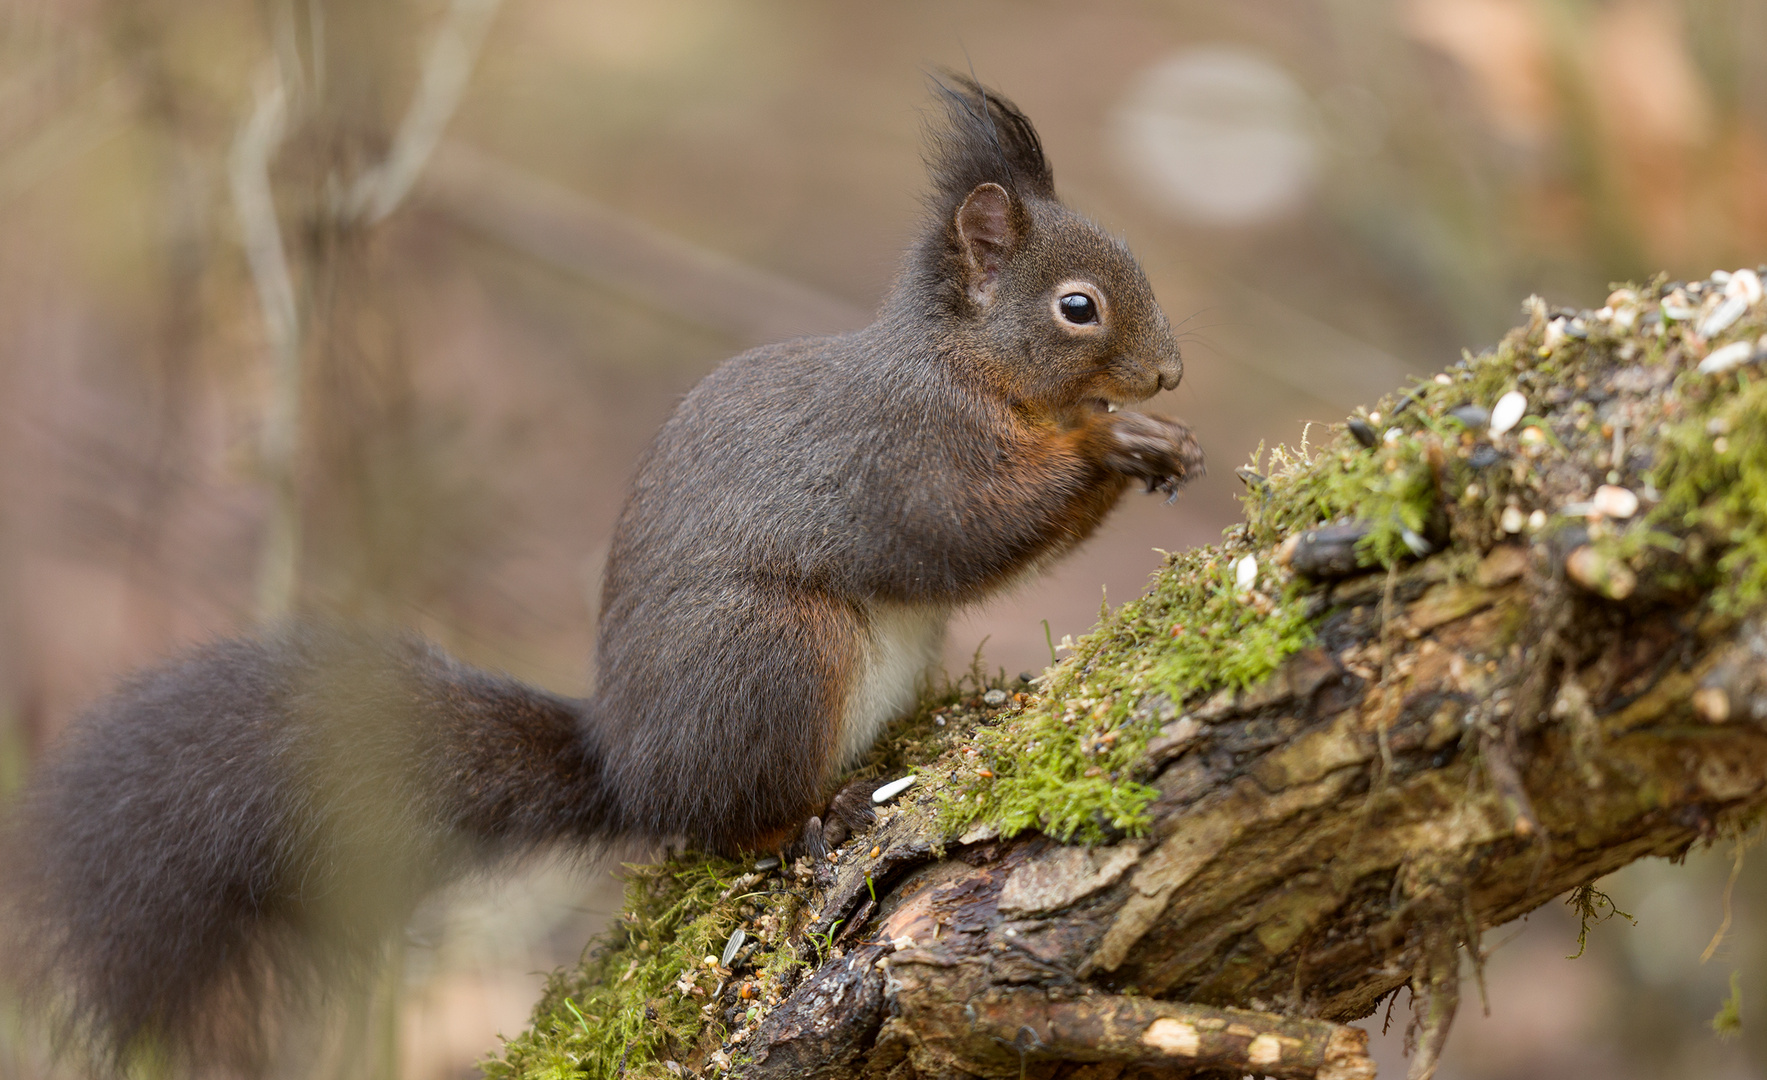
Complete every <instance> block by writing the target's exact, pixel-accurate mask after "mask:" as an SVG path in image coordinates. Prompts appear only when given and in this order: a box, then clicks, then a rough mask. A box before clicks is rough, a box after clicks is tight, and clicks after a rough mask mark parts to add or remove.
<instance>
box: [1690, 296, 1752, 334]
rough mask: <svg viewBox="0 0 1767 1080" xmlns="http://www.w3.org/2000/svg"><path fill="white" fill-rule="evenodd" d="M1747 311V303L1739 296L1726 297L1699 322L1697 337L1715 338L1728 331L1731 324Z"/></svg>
mask: <svg viewBox="0 0 1767 1080" xmlns="http://www.w3.org/2000/svg"><path fill="white" fill-rule="evenodd" d="M1748 310H1749V302H1748V301H1747V300H1744V299H1743V298H1742V297H1740V296H1726V297H1725V298H1724V301H1723V303H1720V304H1719V305H1718V306H1717V307H1715V308H1713V309H1712V313H1711V314H1710V315H1707V316H1706V317H1705V318H1704V319H1701V320H1700V325H1699V336H1700V337H1704V338H1709V337H1717V336H1718V335H1719V334H1722V333H1723V332H1724V331H1726V330H1728V329H1730V326H1731V324H1732V323H1734V322H1736V320H1738V319H1740V318H1742V317H1743V314H1744V313H1745V312H1747V311H1748Z"/></svg>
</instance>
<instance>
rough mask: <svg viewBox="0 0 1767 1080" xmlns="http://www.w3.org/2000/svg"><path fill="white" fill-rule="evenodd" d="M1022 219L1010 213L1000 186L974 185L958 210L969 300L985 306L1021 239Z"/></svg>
mask: <svg viewBox="0 0 1767 1080" xmlns="http://www.w3.org/2000/svg"><path fill="white" fill-rule="evenodd" d="M1023 232H1024V227H1023V215H1022V214H1015V213H1014V212H1013V205H1012V199H1011V197H1010V196H1008V195H1007V194H1006V189H1005V188H1003V187H1001V186H1000V185H999V184H977V185H976V187H975V189H974V190H972V191H971V192H970V193H969V196H968V197H967V198H965V199H964V200H963V205H962V206H960V207H958V208H957V241H958V243H959V244H961V245H962V247H963V261H964V270H965V277H966V280H965V281H964V289H965V291H966V292H968V293H969V297H970V299H971V300H974V301H975V302H976V303H978V304H986V303H988V301H989V300H991V299H993V296H994V286H995V284H996V283H997V282H998V281H999V280H1000V271H1001V270H1002V269H1004V268H1005V266H1006V260H1007V259H1009V258H1011V257H1012V253H1013V251H1014V250H1015V249H1016V248H1017V247H1018V245H1019V241H1020V240H1021V239H1023Z"/></svg>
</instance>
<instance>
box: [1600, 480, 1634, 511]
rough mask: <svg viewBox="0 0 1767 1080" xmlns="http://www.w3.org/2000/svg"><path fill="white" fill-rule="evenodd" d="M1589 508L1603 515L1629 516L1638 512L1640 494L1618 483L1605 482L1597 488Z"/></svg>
mask: <svg viewBox="0 0 1767 1080" xmlns="http://www.w3.org/2000/svg"><path fill="white" fill-rule="evenodd" d="M1589 508H1590V509H1591V510H1593V511H1594V512H1595V513H1597V514H1599V515H1601V516H1602V517H1611V518H1629V517H1631V516H1632V515H1633V514H1636V513H1638V496H1636V495H1634V494H1632V492H1631V491H1630V490H1629V489H1627V488H1623V487H1620V486H1619V485H1617V484H1603V485H1601V486H1600V487H1598V488H1596V489H1595V498H1593V499H1591V500H1589Z"/></svg>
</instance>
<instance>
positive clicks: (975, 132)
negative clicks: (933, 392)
mask: <svg viewBox="0 0 1767 1080" xmlns="http://www.w3.org/2000/svg"><path fill="white" fill-rule="evenodd" d="M936 86H937V87H938V90H939V93H940V96H941V98H942V99H943V101H944V105H945V114H946V115H945V122H944V123H943V124H941V125H939V126H937V127H935V128H933V129H932V130H931V131H930V132H929V138H928V150H929V161H928V165H929V168H930V170H931V173H932V178H933V192H932V196H931V198H930V200H929V201H930V203H931V207H930V209H931V210H932V211H933V213H934V214H935V215H936V216H935V225H934V227H933V228H932V229H931V230H929V235H928V236H927V237H926V239H925V240H924V241H923V243H922V245H921V247H920V248H919V250H918V252H917V256H918V258H917V262H919V263H920V265H921V268H922V270H923V271H924V272H926V273H927V274H928V275H929V276H930V277H931V278H932V281H931V282H930V284H932V285H933V286H934V289H935V292H936V293H937V295H938V296H939V297H940V301H941V302H940V304H939V308H940V310H939V314H940V316H941V317H942V320H943V321H944V322H945V324H946V326H947V327H948V328H949V333H951V334H952V335H954V336H956V337H957V338H958V339H959V340H958V344H959V348H960V349H961V350H962V352H963V353H964V354H966V355H969V356H972V357H974V358H975V359H976V360H978V361H979V362H980V363H982V364H983V365H985V366H986V368H987V369H988V370H987V371H986V372H985V374H986V375H987V376H988V377H989V378H990V379H991V380H993V381H995V382H997V383H998V384H999V385H1001V386H1003V387H1005V388H1007V389H1008V390H1009V392H1010V393H1011V394H1012V395H1013V396H1014V397H1016V398H1019V399H1020V400H1024V401H1026V402H1027V403H1030V404H1037V405H1042V406H1045V407H1050V408H1057V409H1067V408H1073V407H1077V406H1084V405H1088V404H1092V405H1097V406H1100V407H1103V406H1105V405H1118V404H1127V403H1129V402H1134V401H1141V400H1143V399H1145V398H1148V397H1151V396H1153V395H1154V394H1155V393H1157V392H1158V391H1160V390H1162V389H1169V388H1171V387H1174V386H1177V385H1178V379H1179V377H1180V376H1181V375H1182V374H1183V371H1184V365H1183V363H1182V361H1181V360H1180V359H1179V355H1178V342H1177V339H1176V338H1174V337H1173V335H1172V328H1171V326H1170V324H1168V323H1167V321H1166V316H1165V313H1164V312H1163V311H1161V310H1160V306H1159V304H1158V303H1157V302H1156V301H1155V300H1154V296H1153V290H1152V289H1151V288H1150V287H1149V286H1148V284H1147V278H1146V276H1145V275H1143V274H1142V272H1141V266H1140V264H1139V263H1137V262H1136V261H1135V257H1134V256H1133V255H1131V254H1130V253H1129V249H1128V248H1127V247H1125V246H1124V245H1123V243H1122V242H1121V241H1119V240H1117V239H1116V238H1115V237H1113V236H1111V235H1110V234H1108V233H1106V232H1105V231H1104V230H1103V229H1100V228H1099V227H1098V226H1097V225H1094V224H1093V223H1092V222H1090V221H1088V220H1086V219H1085V218H1083V217H1081V216H1080V215H1078V214H1076V213H1074V212H1073V211H1071V210H1069V209H1068V208H1067V207H1065V206H1063V205H1062V204H1061V203H1060V201H1058V200H1057V199H1056V197H1055V180H1054V177H1053V176H1052V175H1051V173H1050V171H1049V164H1048V162H1047V161H1045V160H1044V158H1043V144H1042V140H1041V139H1039V138H1038V136H1037V131H1036V129H1035V128H1033V127H1032V126H1031V122H1030V120H1028V119H1026V117H1025V115H1024V114H1023V113H1022V112H1020V111H1019V110H1018V109H1017V107H1015V106H1014V105H1013V104H1012V103H1011V102H1009V101H1007V100H1005V99H1004V98H1002V97H1000V96H999V95H998V94H995V93H993V92H992V91H990V90H987V89H985V88H983V87H982V86H980V85H979V84H977V83H975V82H973V81H971V80H969V79H964V78H962V77H960V76H954V75H947V76H945V77H944V79H942V80H940V81H939V82H937V83H936ZM922 283H923V285H924V284H929V282H927V281H926V278H924V277H923V278H922Z"/></svg>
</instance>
